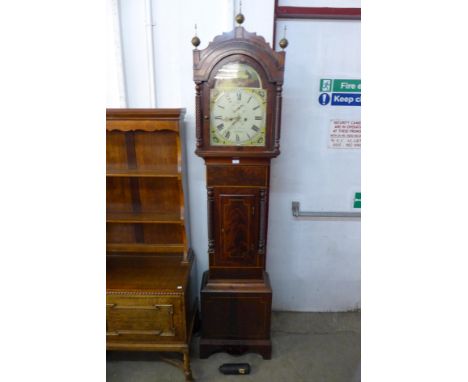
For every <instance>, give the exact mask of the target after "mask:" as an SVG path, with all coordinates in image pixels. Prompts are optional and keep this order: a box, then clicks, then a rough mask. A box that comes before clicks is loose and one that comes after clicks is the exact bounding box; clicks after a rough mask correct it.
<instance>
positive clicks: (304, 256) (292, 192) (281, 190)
mask: <svg viewBox="0 0 468 382" xmlns="http://www.w3.org/2000/svg"><path fill="white" fill-rule="evenodd" d="M284 25H287V27H288V30H287V37H288V40H289V42H290V44H289V46H288V48H287V49H286V50H287V53H286V67H285V79H284V86H283V114H282V134H281V155H280V156H279V157H278V158H277V159H273V160H272V170H271V174H272V176H271V191H270V205H271V206H272V207H273V208H270V226H269V236H268V240H269V241H268V270H269V272H270V277H271V278H272V280H274V282H273V289H274V293H275V307H276V308H277V309H285V310H302V311H321V310H332V311H335V310H346V309H353V308H358V307H360V222H359V221H353V220H351V221H350V220H348V221H339V220H311V219H297V218H293V217H292V216H291V201H293V200H297V201H299V202H300V203H301V210H306V211H323V210H325V211H351V210H352V201H353V196H354V192H356V191H360V150H343V149H328V148H327V143H328V140H327V138H328V129H329V123H330V119H341V118H342V119H351V120H360V107H354V106H342V107H336V106H335V107H331V106H321V105H320V104H319V103H318V96H319V80H320V78H358V79H359V78H360V54H361V50H360V22H358V21H333V20H288V21H280V22H278V25H277V39H276V41H279V40H280V38H281V36H282V34H283V26H284ZM277 49H279V48H277ZM290 275H294V277H291V276H290Z"/></svg>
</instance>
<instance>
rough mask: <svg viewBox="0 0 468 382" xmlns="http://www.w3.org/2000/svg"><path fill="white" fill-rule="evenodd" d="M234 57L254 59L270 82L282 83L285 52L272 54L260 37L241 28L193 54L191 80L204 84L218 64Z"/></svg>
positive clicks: (216, 39) (219, 37) (268, 46)
mask: <svg viewBox="0 0 468 382" xmlns="http://www.w3.org/2000/svg"><path fill="white" fill-rule="evenodd" d="M236 54H240V55H245V56H249V57H251V58H252V59H254V60H257V61H258V62H259V64H260V65H262V66H263V69H264V71H265V73H266V75H267V77H268V80H269V81H270V82H276V83H279V84H282V83H283V72H284V61H285V53H284V52H276V51H274V50H273V49H271V47H270V45H269V44H268V43H267V42H266V41H265V39H264V38H263V37H262V36H258V35H257V34H256V33H250V32H247V31H246V30H245V29H244V28H243V27H236V28H235V29H234V30H233V31H231V32H227V33H223V34H222V35H220V36H217V37H215V38H214V40H213V41H212V42H210V43H209V44H208V46H207V47H206V48H205V49H203V50H197V49H195V50H194V51H193V62H194V65H193V79H194V81H207V80H208V78H209V76H210V73H211V71H212V70H213V68H214V66H215V65H216V64H217V63H218V62H219V61H221V60H223V59H225V58H226V57H228V56H231V55H236Z"/></svg>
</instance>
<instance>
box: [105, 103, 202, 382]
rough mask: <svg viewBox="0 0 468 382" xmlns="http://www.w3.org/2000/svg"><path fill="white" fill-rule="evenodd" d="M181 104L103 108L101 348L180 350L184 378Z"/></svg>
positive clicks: (187, 256)
mask: <svg viewBox="0 0 468 382" xmlns="http://www.w3.org/2000/svg"><path fill="white" fill-rule="evenodd" d="M184 113H185V110H184V109H108V110H107V123H106V139H107V142H106V148H107V158H106V187H107V189H106V206H107V213H106V226H107V240H106V247H107V248H106V249H107V277H106V278H107V289H106V292H107V301H106V303H107V317H106V318H107V349H108V350H153V351H170V352H174V351H177V352H180V353H182V354H183V363H181V365H180V366H181V367H183V368H184V371H185V375H186V378H187V380H190V379H191V372H190V363H189V343H190V339H191V333H192V329H193V323H194V318H195V316H196V303H194V301H192V300H191V298H190V273H191V269H192V262H193V255H192V252H191V250H190V246H189V239H188V232H187V227H186V222H187V221H188V216H187V212H188V211H187V209H186V208H185V205H186V203H185V194H184V188H186V185H185V176H184V175H185V172H184V157H183V139H182V126H183V124H182V121H183V116H184Z"/></svg>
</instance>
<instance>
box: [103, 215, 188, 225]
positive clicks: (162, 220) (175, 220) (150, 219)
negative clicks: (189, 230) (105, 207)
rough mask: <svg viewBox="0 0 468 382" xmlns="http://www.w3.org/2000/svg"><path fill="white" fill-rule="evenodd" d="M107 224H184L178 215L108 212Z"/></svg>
mask: <svg viewBox="0 0 468 382" xmlns="http://www.w3.org/2000/svg"><path fill="white" fill-rule="evenodd" d="M106 222H107V223H143V224H145V223H146V224H184V223H185V220H184V218H183V217H181V216H180V215H179V214H163V213H151V212H108V213H107V217H106Z"/></svg>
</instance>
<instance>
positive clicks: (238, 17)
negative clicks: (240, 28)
mask: <svg viewBox="0 0 468 382" xmlns="http://www.w3.org/2000/svg"><path fill="white" fill-rule="evenodd" d="M244 20H245V17H244V15H243V14H242V1H240V2H239V13H238V14H237V15H236V22H237V24H239V25H241V24H242V23H243V22H244Z"/></svg>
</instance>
